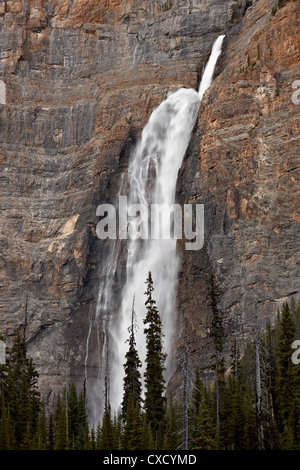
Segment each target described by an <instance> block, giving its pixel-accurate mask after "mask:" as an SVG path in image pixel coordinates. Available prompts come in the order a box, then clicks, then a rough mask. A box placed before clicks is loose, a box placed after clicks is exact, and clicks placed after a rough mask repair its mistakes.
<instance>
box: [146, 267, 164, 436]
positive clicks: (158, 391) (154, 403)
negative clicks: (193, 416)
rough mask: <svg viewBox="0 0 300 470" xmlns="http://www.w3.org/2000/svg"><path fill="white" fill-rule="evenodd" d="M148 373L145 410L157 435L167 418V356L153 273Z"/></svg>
mask: <svg viewBox="0 0 300 470" xmlns="http://www.w3.org/2000/svg"><path fill="white" fill-rule="evenodd" d="M146 283H147V289H146V292H145V294H146V296H147V298H146V302H145V306H146V317H145V319H144V324H145V325H146V327H145V329H144V333H145V336H146V360H145V362H146V371H145V375H144V378H145V388H146V390H145V402H144V409H145V412H146V415H147V419H148V421H149V423H150V424H151V428H152V429H153V431H154V432H155V433H156V432H158V429H159V427H160V426H161V424H162V421H163V419H164V416H165V403H166V399H165V396H164V395H165V381H164V370H165V369H164V362H165V359H166V355H165V354H164V352H163V343H162V337H163V334H162V323H161V318H160V314H159V311H158V309H157V307H156V301H155V300H154V298H153V291H154V286H153V280H152V275H151V272H149V274H148V279H147V281H146Z"/></svg>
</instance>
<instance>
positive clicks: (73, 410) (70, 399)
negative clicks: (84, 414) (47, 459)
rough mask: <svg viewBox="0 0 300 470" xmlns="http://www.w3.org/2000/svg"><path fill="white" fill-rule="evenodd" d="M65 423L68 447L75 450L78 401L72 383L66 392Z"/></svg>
mask: <svg viewBox="0 0 300 470" xmlns="http://www.w3.org/2000/svg"><path fill="white" fill-rule="evenodd" d="M66 395H67V421H68V447H69V449H73V450H74V449H76V444H75V441H76V438H77V435H78V401H77V391H76V387H75V384H74V382H73V381H72V382H71V385H70V388H69V390H68V392H67V394H66Z"/></svg>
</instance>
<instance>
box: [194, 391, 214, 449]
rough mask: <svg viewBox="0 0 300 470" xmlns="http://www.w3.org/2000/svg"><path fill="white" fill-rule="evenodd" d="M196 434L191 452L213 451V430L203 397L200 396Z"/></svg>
mask: <svg viewBox="0 0 300 470" xmlns="http://www.w3.org/2000/svg"><path fill="white" fill-rule="evenodd" d="M196 425H197V428H196V432H195V436H194V441H193V445H192V450H214V449H216V442H215V439H214V435H215V429H214V426H213V420H212V418H211V415H210V412H209V409H208V406H207V403H206V398H205V395H203V396H202V399H201V403H200V407H199V412H198V416H197V421H196Z"/></svg>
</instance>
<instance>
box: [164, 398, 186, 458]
mask: <svg viewBox="0 0 300 470" xmlns="http://www.w3.org/2000/svg"><path fill="white" fill-rule="evenodd" d="M180 408H181V407H180V406H179V405H178V403H174V400H173V395H172V393H170V397H169V399H168V406H167V413H166V430H165V435H164V443H163V449H164V450H178V449H179V448H180V445H181V433H180V427H181V426H180V424H181V420H182V413H181V409H180ZM179 413H180V414H179Z"/></svg>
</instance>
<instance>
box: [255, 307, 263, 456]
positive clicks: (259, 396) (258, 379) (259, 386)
mask: <svg viewBox="0 0 300 470" xmlns="http://www.w3.org/2000/svg"><path fill="white" fill-rule="evenodd" d="M255 362H256V371H255V382H256V417H257V432H258V448H259V449H260V450H264V448H265V447H264V429H263V417H262V398H263V397H262V383H261V351H260V338H259V328H258V317H257V307H256V335H255Z"/></svg>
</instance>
